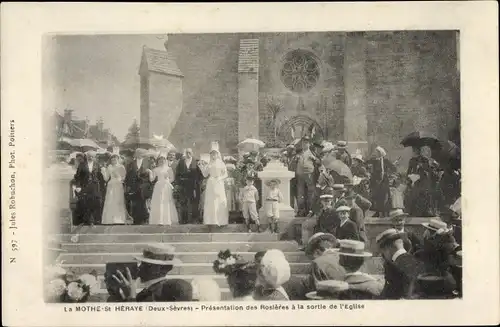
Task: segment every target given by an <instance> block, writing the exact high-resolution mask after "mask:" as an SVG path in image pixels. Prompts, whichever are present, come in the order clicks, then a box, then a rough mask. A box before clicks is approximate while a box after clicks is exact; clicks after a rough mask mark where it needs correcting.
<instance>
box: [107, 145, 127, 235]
mask: <svg viewBox="0 0 500 327" xmlns="http://www.w3.org/2000/svg"><path fill="white" fill-rule="evenodd" d="M119 158H120V157H119V155H117V154H113V155H111V158H110V160H111V163H110V165H109V166H107V167H102V168H101V173H102V176H103V177H104V181H106V182H107V183H108V184H107V187H106V198H105V201H104V209H103V212H102V224H103V225H113V224H125V222H126V219H127V210H126V208H125V193H124V192H123V180H124V179H125V174H126V171H125V167H124V166H123V165H122V164H120V163H119V162H118V160H119Z"/></svg>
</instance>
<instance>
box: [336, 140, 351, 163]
mask: <svg viewBox="0 0 500 327" xmlns="http://www.w3.org/2000/svg"><path fill="white" fill-rule="evenodd" d="M337 159H338V160H340V161H342V162H343V163H345V164H346V165H347V166H348V167H351V165H352V159H351V155H350V154H349V152H347V142H346V141H337Z"/></svg>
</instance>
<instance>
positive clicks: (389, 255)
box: [376, 228, 425, 300]
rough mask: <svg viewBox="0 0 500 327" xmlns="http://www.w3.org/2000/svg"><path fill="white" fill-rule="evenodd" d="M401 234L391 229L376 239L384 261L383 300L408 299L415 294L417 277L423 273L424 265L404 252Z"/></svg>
mask: <svg viewBox="0 0 500 327" xmlns="http://www.w3.org/2000/svg"><path fill="white" fill-rule="evenodd" d="M401 235H402V234H401V233H398V231H397V230H395V229H393V228H391V229H388V230H386V231H383V232H382V233H380V234H379V235H378V236H377V237H376V242H377V245H378V247H379V248H380V252H381V253H382V258H383V259H384V277H385V285H384V289H383V290H382V294H381V297H382V298H384V299H393V300H397V299H410V298H412V297H413V296H414V294H415V293H416V291H417V290H416V282H417V277H418V276H419V275H420V274H422V273H423V272H424V269H425V267H424V265H423V264H422V263H421V262H420V261H418V260H417V259H416V258H415V257H414V256H413V255H411V254H409V253H408V252H406V250H405V248H404V243H403V240H402V239H401Z"/></svg>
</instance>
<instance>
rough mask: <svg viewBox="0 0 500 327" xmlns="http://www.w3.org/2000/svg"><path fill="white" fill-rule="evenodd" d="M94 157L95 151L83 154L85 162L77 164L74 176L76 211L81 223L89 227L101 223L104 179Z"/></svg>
mask: <svg viewBox="0 0 500 327" xmlns="http://www.w3.org/2000/svg"><path fill="white" fill-rule="evenodd" d="M95 156H96V153H95V151H88V152H87V153H85V157H86V160H85V161H83V162H81V163H80V164H79V166H78V168H77V170H76V174H75V176H74V185H75V191H76V194H77V197H78V202H77V208H76V211H77V212H80V213H81V217H82V222H83V223H84V224H88V225H91V226H93V225H94V224H100V223H101V215H102V206H103V199H102V194H103V188H104V178H103V176H102V173H101V167H100V166H99V164H98V163H97V161H96V160H95Z"/></svg>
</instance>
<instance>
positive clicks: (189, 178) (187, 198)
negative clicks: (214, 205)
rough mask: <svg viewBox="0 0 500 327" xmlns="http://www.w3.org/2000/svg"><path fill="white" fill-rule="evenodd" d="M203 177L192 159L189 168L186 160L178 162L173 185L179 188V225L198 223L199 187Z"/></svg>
mask: <svg viewBox="0 0 500 327" xmlns="http://www.w3.org/2000/svg"><path fill="white" fill-rule="evenodd" d="M202 180H203V175H202V173H201V171H200V168H199V167H198V164H197V161H196V160H195V159H194V158H192V159H191V164H190V165H189V167H188V166H187V164H186V159H181V160H179V162H178V164H177V165H176V171H175V184H176V187H178V188H179V193H180V194H179V199H178V201H179V203H178V205H179V209H180V210H179V222H180V223H181V224H188V223H198V222H201V221H200V220H199V210H198V206H199V202H200V191H201V190H200V186H201V181H202Z"/></svg>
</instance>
